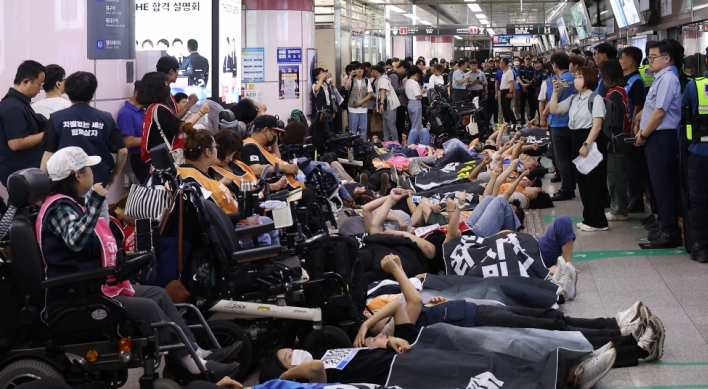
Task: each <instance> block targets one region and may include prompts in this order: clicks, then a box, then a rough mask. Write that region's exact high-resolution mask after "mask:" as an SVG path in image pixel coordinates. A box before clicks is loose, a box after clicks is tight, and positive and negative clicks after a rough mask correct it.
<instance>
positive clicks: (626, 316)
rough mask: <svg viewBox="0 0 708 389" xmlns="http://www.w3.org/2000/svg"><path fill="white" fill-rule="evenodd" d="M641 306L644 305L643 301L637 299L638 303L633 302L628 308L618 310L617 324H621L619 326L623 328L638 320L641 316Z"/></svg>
mask: <svg viewBox="0 0 708 389" xmlns="http://www.w3.org/2000/svg"><path fill="white" fill-rule="evenodd" d="M641 307H642V302H641V301H637V302H636V303H634V304H632V306H631V307H629V308H627V309H626V310H624V311H621V312H617V325H618V326H619V328H620V329H622V327H624V326H626V325H628V324H629V323H631V322H633V321H635V320H637V319H638V318H639V310H640V308H641ZM622 336H624V335H622Z"/></svg>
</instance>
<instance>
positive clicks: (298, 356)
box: [290, 350, 313, 366]
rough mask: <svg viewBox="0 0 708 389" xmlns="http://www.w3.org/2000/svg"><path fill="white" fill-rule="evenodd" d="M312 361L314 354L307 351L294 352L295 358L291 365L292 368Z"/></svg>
mask: <svg viewBox="0 0 708 389" xmlns="http://www.w3.org/2000/svg"><path fill="white" fill-rule="evenodd" d="M312 359H313V358H312V354H310V353H308V352H307V351H305V350H293V357H292V360H291V361H290V364H291V365H292V366H299V365H302V364H303V363H305V362H308V361H311V360H312Z"/></svg>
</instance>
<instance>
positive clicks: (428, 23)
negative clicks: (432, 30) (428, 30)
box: [420, 20, 433, 26]
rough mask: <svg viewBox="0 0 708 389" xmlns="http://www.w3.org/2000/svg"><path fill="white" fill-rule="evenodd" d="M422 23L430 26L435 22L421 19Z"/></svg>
mask: <svg viewBox="0 0 708 389" xmlns="http://www.w3.org/2000/svg"><path fill="white" fill-rule="evenodd" d="M420 24H425V25H428V26H432V25H433V23H430V22H429V21H427V20H421V21H420Z"/></svg>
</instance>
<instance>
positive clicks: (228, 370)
mask: <svg viewBox="0 0 708 389" xmlns="http://www.w3.org/2000/svg"><path fill="white" fill-rule="evenodd" d="M204 367H206V368H207V370H209V371H211V373H212V374H211V376H212V378H213V379H215V380H216V381H219V380H220V379H221V378H224V377H229V378H232V379H235V378H236V376H238V372H239V371H240V370H241V365H239V363H238V362H231V363H228V364H226V363H219V362H216V361H206V363H205V364H204ZM217 377H221V378H217Z"/></svg>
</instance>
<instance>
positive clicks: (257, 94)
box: [243, 89, 261, 103]
mask: <svg viewBox="0 0 708 389" xmlns="http://www.w3.org/2000/svg"><path fill="white" fill-rule="evenodd" d="M243 98H244V99H251V100H253V101H255V102H257V103H260V102H261V91H259V90H256V89H246V90H244V91H243Z"/></svg>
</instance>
